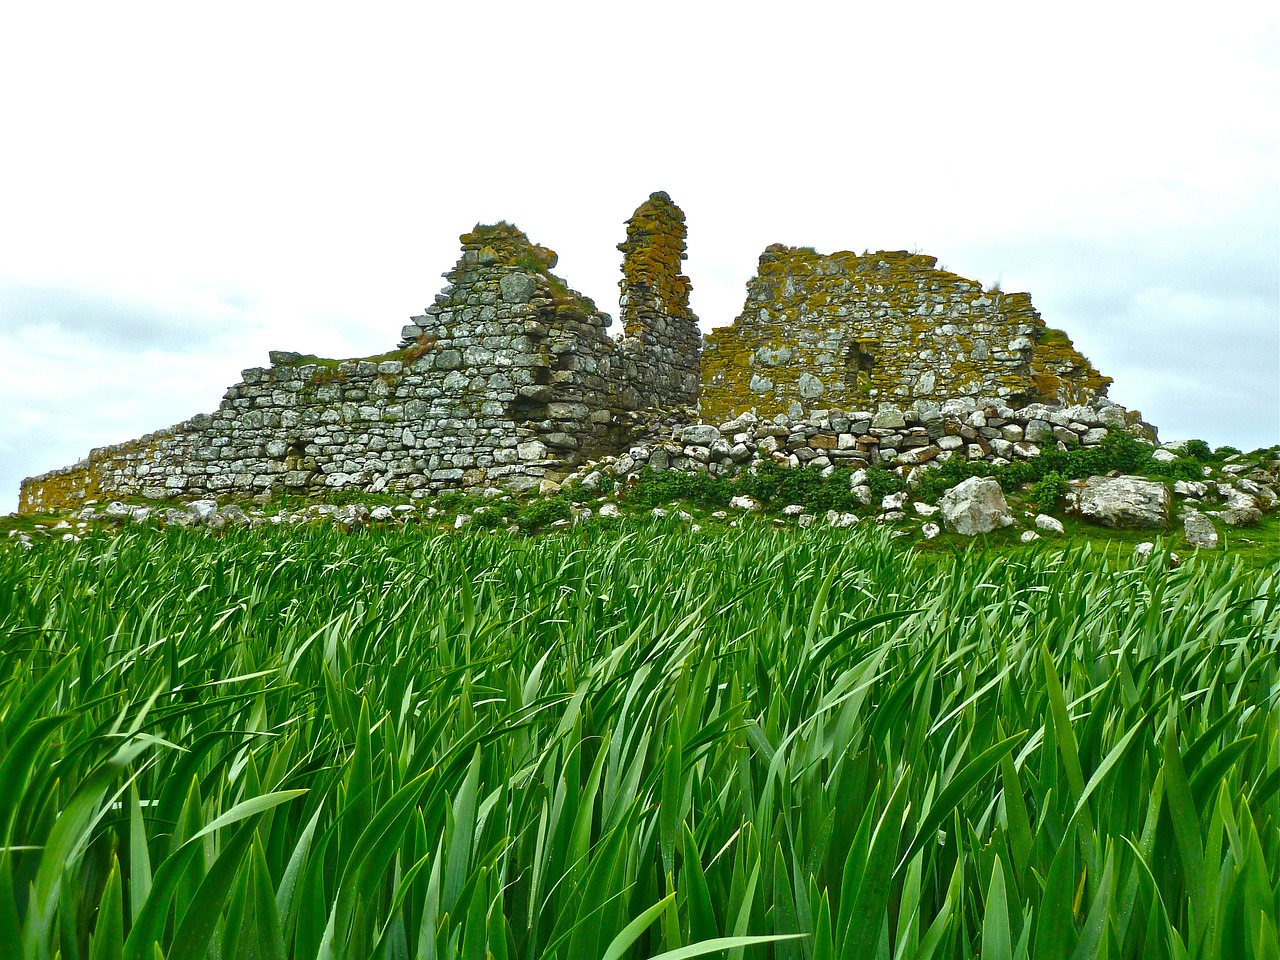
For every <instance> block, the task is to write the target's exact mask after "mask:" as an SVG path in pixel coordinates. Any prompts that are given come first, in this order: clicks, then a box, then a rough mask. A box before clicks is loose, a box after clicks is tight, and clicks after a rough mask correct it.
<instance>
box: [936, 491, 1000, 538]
mask: <svg viewBox="0 0 1280 960" xmlns="http://www.w3.org/2000/svg"><path fill="white" fill-rule="evenodd" d="M938 506H939V507H940V508H941V509H942V522H943V524H944V525H945V526H946V528H947V529H948V530H950V531H951V532H952V533H958V534H960V535H961V536H965V537H972V536H974V535H976V534H979V533H990V532H991V531H992V530H996V529H999V528H1000V527H1007V526H1009V524H1011V523H1013V517H1012V516H1011V515H1010V513H1009V504H1008V503H1006V502H1005V499H1004V491H1003V490H1001V489H1000V484H999V483H997V482H996V480H995V478H994V477H970V478H969V479H968V480H965V481H963V482H961V483H958V484H956V485H955V486H954V487H952V488H951V489H950V490H948V491H947V492H946V493H944V494H943V495H942V497H941V499H939V500H938Z"/></svg>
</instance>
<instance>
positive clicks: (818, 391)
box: [796, 373, 825, 400]
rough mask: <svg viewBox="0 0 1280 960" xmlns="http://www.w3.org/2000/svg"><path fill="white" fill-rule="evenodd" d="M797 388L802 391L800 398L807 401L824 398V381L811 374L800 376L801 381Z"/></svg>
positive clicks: (798, 382)
mask: <svg viewBox="0 0 1280 960" xmlns="http://www.w3.org/2000/svg"><path fill="white" fill-rule="evenodd" d="M796 388H797V389H798V390H799V391H800V396H802V397H804V398H805V399H806V400H816V399H817V398H818V397H820V396H822V394H823V392H824V390H825V388H824V387H823V385H822V381H821V380H819V379H818V378H817V377H815V376H814V375H813V374H811V373H802V374H800V379H799V381H797V383H796Z"/></svg>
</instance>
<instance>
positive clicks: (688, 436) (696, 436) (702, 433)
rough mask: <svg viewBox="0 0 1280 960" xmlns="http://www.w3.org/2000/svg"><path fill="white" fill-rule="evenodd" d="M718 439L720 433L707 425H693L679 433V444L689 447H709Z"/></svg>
mask: <svg viewBox="0 0 1280 960" xmlns="http://www.w3.org/2000/svg"><path fill="white" fill-rule="evenodd" d="M719 439H720V431H719V430H718V429H717V428H716V427H713V426H711V424H709V423H695V424H694V425H692V426H689V427H685V428H684V429H683V430H681V431H680V442H681V443H684V444H688V445H691V446H699V447H710V446H711V444H713V443H714V442H715V441H717V440H719Z"/></svg>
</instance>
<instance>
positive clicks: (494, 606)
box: [0, 529, 1280, 960]
mask: <svg viewBox="0 0 1280 960" xmlns="http://www.w3.org/2000/svg"><path fill="white" fill-rule="evenodd" d="M0 644H2V645H3V646H2V654H3V655H2V657H0V829H2V830H3V840H4V845H3V846H4V848H3V851H0V960H4V958H9V957H14V958H16V957H30V958H45V957H53V956H58V955H60V956H61V957H62V958H82V957H83V958H90V960H99V958H131V960H143V958H145V960H153V958H155V957H161V956H163V957H168V958H184V960H185V958H197V957H199V958H205V957H220V958H224V960H238V958H249V957H270V958H278V957H306V958H312V957H333V958H361V960H363V958H366V957H378V958H383V957H385V958H408V957H423V958H454V957H458V958H466V960H471V958H486V957H493V958H496V960H502V958H512V960H514V958H528V960H538V958H550V957H560V958H566V960H568V958H574V960H577V958H597V957H606V958H610V960H615V958H619V960H620V958H623V957H657V956H664V957H667V958H678V957H693V956H699V955H703V954H707V953H710V952H712V951H715V955H717V956H728V957H737V958H746V957H776V958H789V960H802V958H803V960H810V958H812V960H819V958H821V960H827V958H834V957H853V958H856V957H867V958H881V957H884V958H890V957H892V958H899V957H901V958H920V960H924V958H944V957H946V958H950V957H976V956H982V957H984V958H993V960H998V958H1005V957H1010V958H1013V957H1049V958H1059V957H1060V958H1073V957H1075V958H1092V957H1104V956H1105V957H1175V958H1181V957H1242V958H1255V957H1256V958H1264V957H1268V958H1271V957H1277V956H1278V955H1280V954H1278V950H1277V930H1276V924H1277V916H1280V909H1278V903H1277V895H1278V891H1280V801H1278V799H1277V795H1278V793H1280V688H1278V686H1277V685H1278V682H1280V680H1278V677H1277V666H1278V660H1277V652H1278V650H1280V566H1276V567H1273V568H1271V569H1270V570H1269V571H1264V572H1262V573H1261V574H1259V573H1257V572H1248V571H1245V570H1244V569H1243V568H1242V567H1241V566H1239V565H1238V564H1235V563H1232V562H1230V561H1228V560H1217V561H1205V560H1201V559H1196V560H1195V561H1194V562H1192V563H1189V564H1186V565H1184V566H1182V567H1181V568H1178V569H1174V570H1170V569H1169V568H1168V564H1167V562H1166V558H1165V557H1164V556H1162V555H1160V554H1159V553H1157V554H1156V555H1155V557H1153V559H1152V560H1151V561H1150V562H1148V563H1146V564H1143V565H1140V566H1133V565H1131V563H1130V562H1129V561H1128V559H1127V558H1121V557H1107V556H1105V555H1102V554H1099V553H1097V552H1093V551H1091V550H1090V549H1089V548H1087V547H1086V548H1077V549H1073V550H1067V551H1065V552H1063V553H1057V554H1055V553H1049V552H1030V551H1029V552H1027V553H1025V554H1018V555H1015V556H1014V557H1013V558H1012V559H1011V558H1010V557H1009V556H1008V555H1007V554H1005V555H1002V556H1000V557H994V556H986V555H983V554H981V553H974V554H969V555H964V556H957V557H954V558H948V559H943V560H940V559H938V558H936V557H935V558H920V557H913V556H912V555H910V554H908V553H906V552H904V551H902V550H901V549H900V548H896V547H895V546H894V544H893V543H892V540H891V538H890V537H888V536H887V535H884V534H882V533H881V532H879V531H874V530H866V531H860V532H858V533H857V534H856V535H852V536H850V535H846V534H844V533H837V532H821V533H819V532H814V533H812V534H804V535H796V534H774V533H770V532H768V531H764V530H759V529H753V530H748V531H743V532H741V533H737V534H726V535H723V536H716V537H708V538H700V537H697V536H689V535H684V534H680V533H668V534H661V533H645V534H626V533H624V534H619V535H614V536H610V537H607V538H604V539H600V540H598V541H596V542H590V541H588V540H587V539H586V538H585V537H583V536H580V535H575V534H566V535H564V536H561V537H546V538H541V539H535V540H511V539H508V538H506V537H501V536H483V535H477V536H435V535H423V534H420V533H413V532H406V533H403V534H387V535H385V536H368V537H352V536H344V535H342V534H338V533H334V532H331V531H308V532H288V533H285V532H270V533H266V534H261V533H246V534H237V535H232V536H227V537H225V538H223V539H220V540H215V539H211V538H208V537H204V536H200V535H187V534H183V533H170V534H168V535H158V534H155V533H150V532H145V531H144V532H129V533H125V534H122V535H120V536H117V537H115V538H110V539H88V540H85V541H84V542H82V543H79V544H47V545H40V546H38V547H37V548H36V549H34V550H32V551H30V552H27V553H20V552H17V551H9V552H5V553H0ZM765 938H769V939H765Z"/></svg>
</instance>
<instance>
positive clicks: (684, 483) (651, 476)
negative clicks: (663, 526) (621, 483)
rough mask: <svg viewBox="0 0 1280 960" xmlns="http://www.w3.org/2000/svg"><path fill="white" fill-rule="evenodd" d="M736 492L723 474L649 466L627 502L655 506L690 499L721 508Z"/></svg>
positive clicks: (634, 505)
mask: <svg viewBox="0 0 1280 960" xmlns="http://www.w3.org/2000/svg"><path fill="white" fill-rule="evenodd" d="M733 495H734V490H733V488H732V487H731V486H730V484H729V481H728V480H726V479H724V478H723V477H715V476H712V475H711V474H709V473H685V472H683V471H680V470H654V469H653V468H651V467H645V468H644V469H643V470H641V471H640V476H639V479H638V480H637V482H636V485H635V486H634V487H633V488H632V489H631V492H630V493H628V494H627V503H629V504H630V505H631V506H633V507H636V508H637V509H640V510H651V509H653V508H654V507H660V506H662V505H663V504H666V503H674V502H675V501H677V500H686V501H688V502H690V503H695V504H698V505H700V506H704V507H708V508H710V509H713V510H720V509H723V508H725V507H727V506H728V505H729V500H730V499H731V498H732V497H733Z"/></svg>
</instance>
